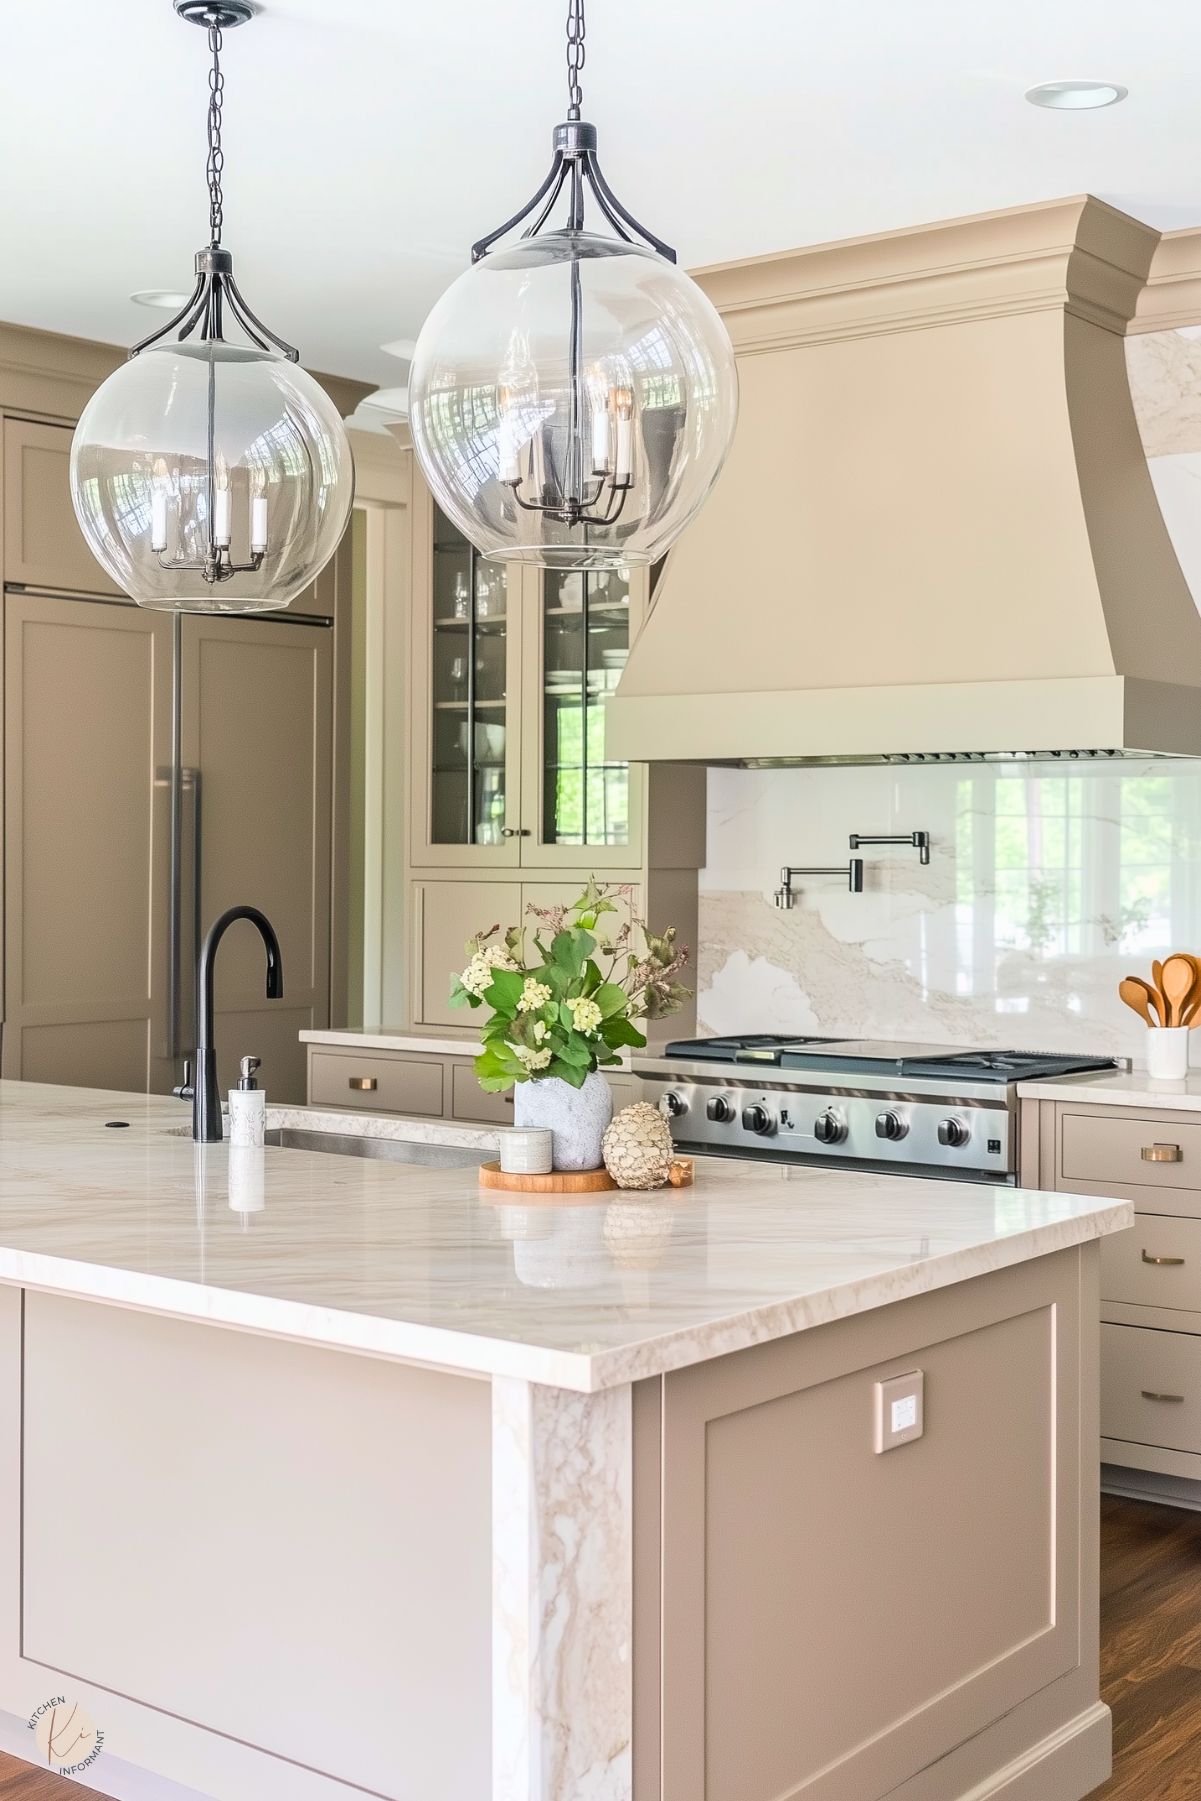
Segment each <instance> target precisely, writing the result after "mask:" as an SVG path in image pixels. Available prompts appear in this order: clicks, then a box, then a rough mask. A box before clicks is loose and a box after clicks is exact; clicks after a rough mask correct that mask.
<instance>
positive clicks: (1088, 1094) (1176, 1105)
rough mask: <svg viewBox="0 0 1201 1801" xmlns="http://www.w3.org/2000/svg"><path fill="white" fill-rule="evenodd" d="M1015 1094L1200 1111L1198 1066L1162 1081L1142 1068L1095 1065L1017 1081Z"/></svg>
mask: <svg viewBox="0 0 1201 1801" xmlns="http://www.w3.org/2000/svg"><path fill="white" fill-rule="evenodd" d="M1018 1095H1019V1096H1020V1098H1021V1099H1022V1100H1027V1101H1092V1102H1094V1103H1095V1104H1096V1105H1097V1106H1103V1107H1157V1108H1159V1109H1161V1110H1166V1111H1168V1112H1173V1113H1201V1070H1196V1069H1194V1070H1190V1072H1189V1074H1188V1075H1187V1076H1185V1077H1184V1078H1183V1080H1181V1081H1179V1082H1164V1081H1160V1080H1159V1079H1158V1077H1155V1076H1149V1075H1148V1074H1147V1072H1146V1070H1145V1069H1098V1070H1094V1071H1093V1073H1092V1074H1091V1075H1079V1076H1056V1077H1055V1078H1054V1080H1052V1081H1046V1082H1019V1083H1018Z"/></svg>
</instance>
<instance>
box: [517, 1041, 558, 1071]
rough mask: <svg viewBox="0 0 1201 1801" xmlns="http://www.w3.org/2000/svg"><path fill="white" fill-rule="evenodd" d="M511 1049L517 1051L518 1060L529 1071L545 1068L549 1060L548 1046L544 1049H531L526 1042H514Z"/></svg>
mask: <svg viewBox="0 0 1201 1801" xmlns="http://www.w3.org/2000/svg"><path fill="white" fill-rule="evenodd" d="M513 1049H514V1050H515V1051H516V1052H517V1060H518V1062H519V1063H522V1064H524V1066H525V1068H526V1069H528V1070H530V1071H531V1072H532V1071H533V1070H535V1069H545V1068H546V1066H547V1064H548V1063H549V1062H550V1048H549V1046H548V1047H547V1048H545V1049H544V1050H540V1051H532V1050H531V1049H530V1048H529V1046H528V1045H526V1044H515V1045H514V1046H513Z"/></svg>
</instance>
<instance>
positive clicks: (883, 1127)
mask: <svg viewBox="0 0 1201 1801" xmlns="http://www.w3.org/2000/svg"><path fill="white" fill-rule="evenodd" d="M908 1130H909V1126H908V1124H907V1122H906V1121H905V1120H903V1119H902V1118H901V1116H900V1114H899V1113H894V1112H893V1111H892V1109H891V1108H890V1109H889V1110H888V1112H887V1113H877V1115H876V1137H877V1138H888V1139H891V1141H892V1142H893V1143H894V1144H895V1143H896V1141H897V1139H898V1138H904V1136H905V1134H906V1132H907V1131H908Z"/></svg>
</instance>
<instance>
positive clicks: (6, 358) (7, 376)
mask: <svg viewBox="0 0 1201 1801" xmlns="http://www.w3.org/2000/svg"><path fill="white" fill-rule="evenodd" d="M127 354H128V353H127V352H126V351H125V350H124V349H122V348H121V347H120V346H119V345H116V344H101V343H98V342H97V341H96V340H95V339H93V338H71V337H67V336H66V335H65V334H63V333H61V332H53V331H40V330H39V329H38V328H37V327H36V326H32V325H10V324H6V323H4V322H3V321H0V410H3V411H5V412H10V413H37V414H40V415H43V416H45V417H47V418H50V419H63V420H66V421H68V422H69V423H71V424H73V423H74V422H75V420H76V419H78V417H79V415H80V413H81V412H82V411H83V409H84V407H85V406H86V405H87V403H88V401H89V400H90V399H91V398H92V395H93V394H94V393H95V392H96V389H97V388H98V387H99V386H100V384H101V382H102V381H104V380H105V379H106V378H107V377H108V376H110V375H111V374H112V372H113V370H114V369H119V368H120V366H121V364H122V363H123V362H124V361H125V358H126V355H127ZM310 374H311V375H312V376H313V379H314V381H318V382H320V384H321V386H322V387H323V388H324V389H325V391H326V393H327V394H328V395H329V397H330V399H331V400H332V401H333V403H334V405H335V406H336V407H337V408H338V411H339V413H341V414H343V415H345V414H347V413H353V412H354V410H355V408H356V407H357V406H358V404H359V402H360V400H362V398H363V396H364V395H365V394H370V393H371V392H372V384H371V383H370V382H366V381H353V380H351V379H350V378H349V377H348V376H343V375H323V374H322V373H321V371H320V370H318V369H313V370H311V371H310Z"/></svg>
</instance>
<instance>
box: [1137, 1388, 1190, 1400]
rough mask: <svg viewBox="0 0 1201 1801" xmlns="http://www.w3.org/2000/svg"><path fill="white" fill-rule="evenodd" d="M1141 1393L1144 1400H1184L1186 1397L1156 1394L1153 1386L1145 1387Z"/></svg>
mask: <svg viewBox="0 0 1201 1801" xmlns="http://www.w3.org/2000/svg"><path fill="white" fill-rule="evenodd" d="M1141 1393H1142V1397H1143V1400H1144V1401H1183V1399H1184V1396H1183V1395H1159V1394H1156V1392H1155V1390H1154V1389H1153V1388H1144V1389H1142V1390H1141Z"/></svg>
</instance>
